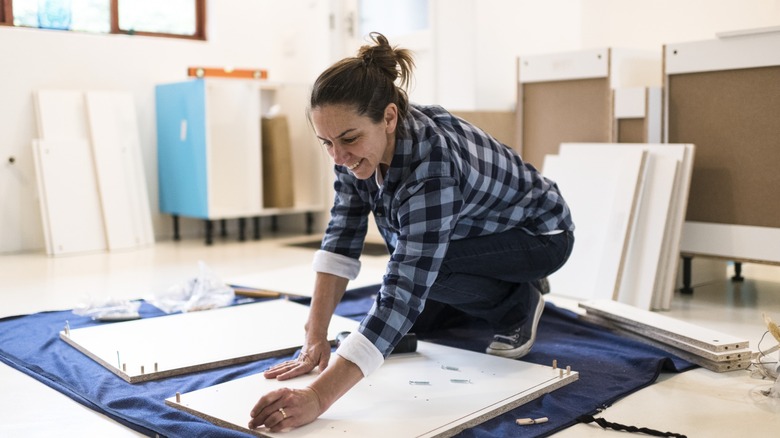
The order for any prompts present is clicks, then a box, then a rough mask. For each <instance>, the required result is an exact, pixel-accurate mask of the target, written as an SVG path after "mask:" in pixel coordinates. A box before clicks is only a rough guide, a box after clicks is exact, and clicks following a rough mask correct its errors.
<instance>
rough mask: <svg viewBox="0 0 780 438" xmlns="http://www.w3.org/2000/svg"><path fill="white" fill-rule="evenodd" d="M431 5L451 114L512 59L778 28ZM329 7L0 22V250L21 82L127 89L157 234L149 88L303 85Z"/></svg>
mask: <svg viewBox="0 0 780 438" xmlns="http://www.w3.org/2000/svg"><path fill="white" fill-rule="evenodd" d="M335 1H338V0H335ZM388 1H389V0H388ZM434 2H435V3H434V5H435V6H434V10H435V13H436V15H435V16H434V17H433V21H434V27H435V29H434V32H435V34H434V35H435V36H434V45H435V51H436V53H435V60H436V65H435V66H434V68H435V69H436V73H435V77H436V91H435V96H436V99H437V102H435V103H439V104H442V105H444V106H445V107H448V108H450V109H458V110H474V109H477V110H492V109H502V110H506V109H513V108H514V106H515V94H516V84H515V72H516V70H515V69H516V66H515V64H516V58H517V57H518V56H520V55H530V54H538V53H549V52H559V51H571V50H579V49H584V48H594V47H616V48H634V49H649V50H658V51H659V53H660V50H661V46H662V45H663V44H664V43H671V42H681V41H693V40H701V39H709V38H714V37H715V33H716V32H719V31H724V30H733V29H740V28H751V27H766V26H773V25H780V0H546V1H539V0H434ZM333 4H334V0H331V1H325V0H285V1H273V0H217V1H210V2H208V7H209V16H208V20H207V23H208V41H206V42H201V41H184V40H178V39H167V38H148V37H139V36H135V37H130V36H121V35H88V34H77V33H70V32H56V31H43V30H33V29H17V28H7V27H0V47H1V48H2V56H1V57H0V75H1V76H0V133H2V136H0V200H2V204H1V205H0V253H1V252H16V251H21V250H39V249H41V248H43V233H42V230H41V223H40V212H39V209H38V200H37V194H36V187H35V175H34V170H33V167H34V166H33V163H32V154H31V151H30V142H31V140H32V139H33V138H34V137H35V129H36V127H35V122H34V115H33V106H32V98H31V94H32V91H33V90H35V89H39V88H49V87H57V88H90V89H127V90H130V91H132V92H133V93H134V96H135V99H136V106H137V114H138V121H139V124H140V127H139V128H140V137H141V142H142V154H143V159H144V164H145V168H146V173H147V181H148V191H149V198H150V201H151V203H152V205H151V207H152V211H153V213H154V226H155V234H156V235H157V236H158V237H161V238H167V237H169V236H170V234H171V230H170V223H169V218H167V217H161V216H160V215H158V214H156V211H157V174H156V172H157V163H156V134H155V122H154V118H155V115H154V85H156V84H158V83H161V82H168V81H179V80H182V79H184V77H185V71H186V67H188V66H192V65H208V66H228V65H232V66H235V67H264V68H268V69H269V71H270V75H271V79H273V80H280V81H292V82H311V81H312V80H313V79H314V78H315V77H316V76H317V75H318V74H319V73H320V72H321V71H322V70H323V69H324V68H325V67H327V65H329V64H330V62H331V61H332V60H333V58H332V53H331V52H332V51H333V48H332V46H331V44H330V40H329V36H330V35H331V34H330V31H329V17H328V14H329V12H330V9H331V7H332V6H333ZM11 156H13V157H15V158H16V162H15V163H14V164H10V163H8V158H9V157H11ZM196 226H197V227H200V224H194V223H190V224H189V227H190V228H189V229H191V230H192V229H194V227H196ZM198 229H199V228H198ZM185 231H186V230H185Z"/></svg>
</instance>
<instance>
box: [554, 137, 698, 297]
mask: <svg viewBox="0 0 780 438" xmlns="http://www.w3.org/2000/svg"><path fill="white" fill-rule="evenodd" d="M682 148H683V147H682V146H680V145H665V144H655V145H650V144H628V143H621V144H590V143H565V144H562V145H561V149H560V155H561V156H565V157H570V158H575V159H577V160H585V159H587V157H588V156H590V155H593V153H594V152H596V151H598V153H599V154H600V155H603V156H613V157H615V158H616V161H615V162H616V163H620V162H621V161H620V160H619V155H615V154H616V153H618V152H622V151H624V150H628V149H635V150H640V151H642V150H644V151H646V152H647V158H646V163H645V168H644V172H645V174H644V177H643V180H644V183H643V184H642V185H641V188H640V193H639V196H638V199H637V202H636V204H635V208H636V211H635V212H634V214H633V215H632V216H633V220H634V222H633V224H632V226H631V233H630V235H629V240H628V247H627V249H626V255H625V260H624V264H623V269H622V271H621V275H620V280H619V285H618V293H617V299H619V300H620V301H621V302H624V303H628V304H631V305H634V306H637V307H639V308H642V309H648V310H649V309H650V308H651V302H652V299H653V294H654V293H655V290H656V288H657V284H656V283H657V274H658V271H659V270H660V269H663V268H664V267H665V265H664V263H665V260H662V258H661V251H662V245H663V241H664V239H665V238H666V236H667V227H668V224H669V219H670V209H671V206H672V199H673V195H674V189H675V182H676V177H677V167H678V160H676V159H675V158H673V157H670V156H666V155H669V153H670V152H671V153H672V154H673V153H674V150H676V151H677V152H678V154H679V153H681V152H682V151H683V150H682ZM667 149H669V150H668V151H667ZM575 244H576V243H575Z"/></svg>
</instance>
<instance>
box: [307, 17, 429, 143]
mask: <svg viewBox="0 0 780 438" xmlns="http://www.w3.org/2000/svg"><path fill="white" fill-rule="evenodd" d="M369 36H370V37H371V40H372V41H373V42H374V44H373V45H365V46H362V47H361V48H360V50H358V54H357V56H355V57H350V58H344V59H342V60H341V61H339V62H337V63H335V64H333V65H332V66H330V67H329V68H328V69H327V70H325V71H324V72H323V73H322V74H321V75H320V76H319V77H318V78H317V80H316V81H315V82H314V87H313V88H312V92H311V101H310V106H309V110H311V109H314V108H317V107H320V106H323V105H332V104H342V105H350V106H352V107H353V108H354V109H355V111H356V112H357V113H358V115H361V116H367V117H369V118H370V119H371V120H372V121H373V122H374V123H378V122H380V121H381V120H382V119H383V118H384V112H385V108H387V105H388V104H390V103H394V104H395V105H396V106H397V107H398V119H399V122H398V125H397V126H398V128H400V129H402V126H403V125H402V123H401V120H403V119H404V118H405V117H406V114H407V113H408V111H409V98H408V96H407V94H406V91H405V90H404V88H406V87H407V86H408V85H409V81H410V79H411V74H412V69H413V68H414V60H413V58H412V53H411V52H410V51H409V50H407V49H399V48H397V47H391V46H390V43H389V42H388V41H387V38H385V36H384V35H382V34H380V33H377V32H371V33H370V34H369ZM396 80H398V82H399V84H400V86H398V85H396V83H395V82H396Z"/></svg>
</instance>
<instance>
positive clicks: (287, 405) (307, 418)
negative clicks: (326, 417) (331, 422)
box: [248, 388, 322, 432]
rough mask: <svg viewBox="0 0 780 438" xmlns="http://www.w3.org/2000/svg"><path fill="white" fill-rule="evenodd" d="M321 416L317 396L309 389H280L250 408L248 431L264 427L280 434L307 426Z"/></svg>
mask: <svg viewBox="0 0 780 438" xmlns="http://www.w3.org/2000/svg"><path fill="white" fill-rule="evenodd" d="M321 414H322V407H321V405H320V400H319V396H318V395H317V393H316V392H314V390H313V389H311V388H303V389H290V388H281V389H277V390H274V391H271V392H269V393H268V394H266V395H264V396H262V397H260V400H258V402H257V404H255V407H254V408H252V412H250V414H249V415H250V416H251V417H252V419H251V420H250V421H249V426H248V427H249V429H251V430H254V429H256V428H258V427H260V426H263V425H264V426H265V427H267V428H269V429H270V430H271V432H281V431H283V430H286V429H290V428H293V427H299V426H303V425H305V424H309V423H311V422H312V421H314V420H315V419H317V417H319V416H320V415H321Z"/></svg>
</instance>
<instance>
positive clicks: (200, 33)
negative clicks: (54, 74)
mask: <svg viewBox="0 0 780 438" xmlns="http://www.w3.org/2000/svg"><path fill="white" fill-rule="evenodd" d="M205 15H206V0H165V1H160V0H0V23H3V24H9V25H13V26H19V27H34V28H40V29H59V30H70V31H79V32H94V33H117V34H119V33H121V34H129V35H150V36H168V37H177V38H189V39H206V31H205V22H206V19H205Z"/></svg>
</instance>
